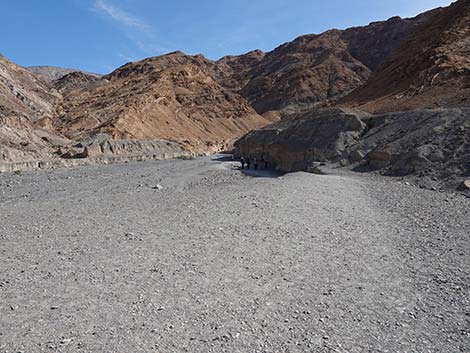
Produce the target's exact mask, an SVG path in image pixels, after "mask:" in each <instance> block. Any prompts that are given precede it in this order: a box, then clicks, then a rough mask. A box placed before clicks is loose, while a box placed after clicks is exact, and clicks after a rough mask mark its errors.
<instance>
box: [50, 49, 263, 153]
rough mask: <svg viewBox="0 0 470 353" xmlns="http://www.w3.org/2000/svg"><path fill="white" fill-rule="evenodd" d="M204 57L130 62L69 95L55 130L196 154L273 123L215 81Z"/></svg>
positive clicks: (170, 56)
mask: <svg viewBox="0 0 470 353" xmlns="http://www.w3.org/2000/svg"><path fill="white" fill-rule="evenodd" d="M212 67H213V63H212V62H211V61H209V60H207V59H206V58H204V57H203V56H194V57H193V56H187V55H185V54H183V53H180V52H176V53H171V54H168V55H165V56H161V57H155V58H149V59H146V60H143V61H141V62H137V63H129V64H127V65H125V66H123V67H121V68H119V69H118V70H116V71H114V72H112V73H111V74H109V75H107V76H104V77H103V78H102V79H101V80H100V81H99V82H95V84H93V85H92V86H87V87H86V88H85V89H81V90H74V91H72V92H70V93H66V94H65V96H64V101H63V103H62V104H61V105H60V107H59V108H58V109H59V110H60V114H59V115H58V116H57V117H56V119H55V120H54V124H53V125H54V128H55V129H56V130H57V131H59V132H61V133H63V134H64V135H65V136H67V137H69V138H71V139H73V140H77V141H79V140H81V139H84V138H87V137H89V136H93V135H96V134H108V135H109V136H111V137H112V138H113V139H132V140H148V139H154V138H160V139H168V140H173V141H178V142H180V143H181V144H183V145H185V146H186V147H187V148H188V149H191V150H194V151H197V152H207V151H217V150H220V149H223V148H225V147H226V146H228V145H229V144H230V142H231V140H232V139H234V138H236V137H239V136H241V135H243V134H245V133H246V132H248V131H250V130H251V129H255V128H259V127H261V126H264V125H266V124H268V123H269V121H268V120H267V119H265V118H263V117H262V116H260V115H258V114H257V113H256V112H255V111H254V110H253V108H251V106H250V105H249V104H248V103H247V102H246V100H245V99H244V98H243V97H241V96H240V95H238V94H236V93H234V92H233V91H231V90H229V89H227V88H225V87H224V86H222V85H221V84H220V83H219V82H217V80H216V79H215V78H214V77H213V76H212V74H211V69H212Z"/></svg>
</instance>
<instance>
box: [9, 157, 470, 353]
mask: <svg viewBox="0 0 470 353" xmlns="http://www.w3.org/2000/svg"><path fill="white" fill-rule="evenodd" d="M469 214H470V200H469V199H467V198H465V197H463V196H461V195H457V194H444V193H438V192H432V191H427V190H421V189H418V188H415V187H412V186H407V185H404V184H402V183H400V182H397V181H392V180H389V179H384V178H374V177H371V176H365V175H353V174H351V175H326V176H318V175H311V174H305V173H296V174H289V175H284V176H279V175H275V174H271V173H266V172H263V173H259V174H250V175H244V174H242V173H241V172H240V171H238V170H235V166H234V164H233V163H231V162H227V161H222V160H216V159H215V158H212V159H211V158H202V159H197V160H193V161H163V162H145V163H130V164H125V165H112V166H96V167H82V168H80V169H70V170H59V171H52V172H29V173H23V174H22V175H0V260H1V261H0V352H8V353H10V352H43V351H44V352H149V351H155V352H240V353H242V352H459V351H461V352H468V351H470V296H469V287H470V255H469V254H470V238H469V237H470V217H469Z"/></svg>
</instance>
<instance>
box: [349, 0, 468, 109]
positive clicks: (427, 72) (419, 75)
mask: <svg viewBox="0 0 470 353" xmlns="http://www.w3.org/2000/svg"><path fill="white" fill-rule="evenodd" d="M469 23H470V2H469V1H467V0H461V1H458V2H456V3H454V4H453V5H451V6H449V7H447V8H444V9H440V10H438V11H433V12H431V13H430V14H429V16H427V17H426V20H425V21H421V23H420V24H419V26H417V27H416V28H415V29H414V30H413V31H412V33H411V35H410V36H409V37H408V38H407V39H406V40H405V41H404V42H403V43H402V44H401V46H400V47H399V49H398V50H397V51H395V52H394V53H393V55H392V56H391V57H389V58H388V59H387V60H386V61H385V62H384V63H383V64H382V65H381V66H380V67H379V68H378V69H377V70H376V72H375V73H374V74H373V75H372V77H371V78H370V80H369V81H368V82H367V84H366V85H365V86H364V87H361V88H359V89H357V90H356V91H354V92H353V93H352V94H351V95H349V96H348V97H346V98H345V99H344V100H343V101H342V102H341V105H343V106H352V107H357V108H360V109H363V110H367V111H371V112H386V111H396V110H410V109H415V108H435V107H441V106H442V107H459V106H468V105H470V25H469Z"/></svg>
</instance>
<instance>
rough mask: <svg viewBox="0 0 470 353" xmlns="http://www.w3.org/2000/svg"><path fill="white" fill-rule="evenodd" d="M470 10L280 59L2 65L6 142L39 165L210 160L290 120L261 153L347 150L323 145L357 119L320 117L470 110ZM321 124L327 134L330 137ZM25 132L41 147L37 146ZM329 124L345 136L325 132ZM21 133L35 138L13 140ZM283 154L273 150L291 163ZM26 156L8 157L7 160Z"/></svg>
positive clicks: (381, 26)
mask: <svg viewBox="0 0 470 353" xmlns="http://www.w3.org/2000/svg"><path fill="white" fill-rule="evenodd" d="M469 6H470V5H469V2H468V1H466V0H460V1H457V2H456V3H454V4H453V5H451V6H449V7H447V8H439V9H436V10H433V11H429V12H426V13H424V14H422V15H419V16H417V17H415V18H412V19H401V18H399V17H393V18H391V19H389V20H387V21H383V22H374V23H371V24H369V25H368V26H363V27H355V28H350V29H346V30H338V29H333V30H329V31H326V32H325V33H322V34H318V35H317V34H311V35H305V36H301V37H299V38H297V39H295V40H293V41H292V42H289V43H285V44H283V45H281V46H280V47H278V48H276V49H274V50H273V51H271V52H268V53H263V52H262V51H259V50H255V51H252V52H249V53H247V54H244V55H238V56H226V57H223V58H221V59H220V60H218V61H211V60H208V59H207V58H205V57H204V56H203V55H195V56H190V55H185V54H184V53H181V52H174V53H170V54H167V55H163V56H160V57H153V58H148V59H145V60H142V61H139V62H134V63H128V64H126V65H124V66H122V67H120V68H118V69H117V70H115V71H114V72H112V73H110V74H108V75H105V76H98V75H94V74H89V73H85V72H80V71H75V70H69V69H60V68H54V67H34V68H30V70H31V71H32V72H34V73H35V74H32V73H31V72H30V71H28V70H26V69H24V68H21V67H19V66H17V65H15V64H13V63H11V62H10V61H8V60H7V59H5V58H4V57H0V93H1V95H0V117H4V118H6V119H3V120H2V121H0V128H2V129H3V130H1V131H2V134H3V135H4V136H8V138H6V137H5V138H4V139H3V140H2V144H3V146H6V145H8V146H9V147H8V148H10V149H11V148H14V149H15V148H16V149H17V150H18V151H20V152H21V151H26V152H27V153H25V154H24V156H32V155H33V154H31V153H29V152H31V151H29V150H28V148H29V149H30V150H32V149H34V146H36V147H37V149H38V150H41V151H46V150H47V149H48V151H52V150H54V149H55V150H56V152H55V154H54V156H53V157H54V158H56V157H57V156H59V157H60V156H63V157H64V158H88V157H90V156H92V155H93V156H94V157H97V156H99V155H100V153H101V154H106V155H107V156H108V155H109V154H110V153H111V154H112V153H113V151H120V152H119V153H120V154H125V153H131V154H132V155H133V156H134V157H135V156H137V155H138V154H139V153H141V154H142V155H144V154H145V155H148V154H151V155H153V156H162V155H165V156H168V155H175V154H177V153H181V151H190V152H193V153H208V152H213V151H220V150H223V149H227V148H229V147H230V146H231V144H232V142H233V141H234V140H236V139H237V138H239V137H240V136H242V135H244V134H246V133H247V132H249V131H251V130H253V129H258V128H262V127H264V126H266V125H268V124H271V123H273V122H274V123H276V122H277V121H278V120H279V119H280V118H286V121H283V122H281V123H279V124H275V125H274V126H273V130H269V129H268V130H262V131H263V132H262V133H260V134H258V133H256V132H255V133H251V134H250V135H249V136H250V139H249V140H248V139H244V140H243V141H245V142H244V143H245V145H246V143H247V141H250V142H249V146H251V147H250V148H253V149H257V147H256V146H257V142H256V141H255V140H254V137H257V136H259V138H265V136H267V135H266V133H267V132H266V131H271V132H273V131H274V132H275V133H274V135H272V136H271V137H272V138H273V139H274V138H277V139H281V140H282V139H283V138H284V137H283V136H284V135H283V133H281V132H279V131H288V133H289V134H292V136H290V137H289V136H288V135H286V136H285V138H286V139H287V138H290V139H295V140H296V141H298V143H296V146H298V148H299V151H297V152H298V153H301V152H300V151H301V150H302V148H304V147H305V145H304V144H303V142H302V141H304V137H303V135H302V134H305V138H307V140H309V139H310V137H311V136H312V135H311V134H312V133H314V136H316V139H317V141H318V143H320V145H324V146H330V147H331V148H332V151H335V149H334V148H333V147H334V146H336V145H334V144H333V145H331V144H328V143H327V142H325V140H324V139H323V137H324V138H327V137H328V138H331V139H333V140H332V141H336V142H337V139H336V137H334V136H336V135H334V134H335V133H336V132H338V131H337V130H335V126H336V125H335V124H337V123H338V120H337V119H340V120H339V121H343V123H345V120H344V119H343V118H344V114H346V113H344V112H345V110H335V111H334V112H335V113H328V114H326V115H324V114H323V113H322V114H320V113H318V112H317V110H318V109H320V108H323V107H329V106H337V107H342V108H358V109H359V110H361V111H366V112H368V113H384V112H391V111H396V110H409V109H417V108H436V107H444V108H452V107H461V106H468V102H469V101H468V98H469V95H470V93H469V92H470V82H469V77H470V75H469V72H470V62H469V58H470V55H469V37H470V35H469V34H470V33H469V32H470V29H469V26H468V23H469V22H470V21H469V20H470V17H469ZM71 71H72V72H71ZM38 77H40V78H38ZM348 114H349V113H348ZM348 114H346V115H348ZM361 114H362V113H361ZM364 114H365V113H364ZM348 116H349V115H348ZM375 117H377V114H375V115H373V118H372V119H375ZM287 118H288V119H287ZM313 118H315V119H318V121H315V122H314V123H312V122H311V120H312V119H313ZM348 119H349V118H348ZM358 119H359V120H360V121H361V123H360V124H359V125H357V124H356V125H357V126H358V127H359V128H360V130H358V131H356V130H354V132H353V133H352V135H354V136H356V135H357V136H356V137H361V136H362V135H363V134H364V133H366V131H368V129H369V128H370V126H371V125H370V124H369V123H368V122H367V124H366V125H367V126H364V125H363V123H365V122H364V121H363V120H362V118H358ZM377 119H378V118H377ZM330 120H331V121H330ZM319 122H323V123H322V124H324V127H322V128H321V129H319V130H318V129H317V128H318V126H317V125H316V124H317V123H319ZM343 123H341V124H343ZM290 124H292V125H290ZM311 124H314V125H311ZM459 124H460V123H459ZM346 125H347V124H346ZM356 125H355V126H356ZM22 126H23V130H24V131H28V134H29V135H31V141H35V143H34V144H31V145H30V146H29V147H27V143H26V142H27V141H26V140H27V138H26V137H25V136H23V135H21V134H22V132H20V131H19V130H21V129H22ZM328 126H330V127H331V128H332V129H333V130H332V131H333V132H332V133H333V135H334V136H333V135H331V136H330V134H329V133H326V132H325V129H326V128H325V127H328ZM463 126H464V125H463ZM279 127H282V128H281V129H280V130H279ZM297 127H298V129H297ZM384 128H385V126H384ZM292 129H294V130H292ZM296 129H297V130H296ZM361 129H362V130H361ZM303 130H305V131H304V132H302V131H303ZM14 131H17V135H18V136H20V135H21V136H23V137H21V138H19V139H15V138H13V136H14V135H15V133H13V134H12V132H14ZM315 131H317V132H318V131H322V134H323V135H322V136H323V137H322V136H320V135H319V133H317V132H315ZM335 131H336V132H335ZM278 132H279V133H278ZM36 133H37V136H33V134H36ZM452 133H457V132H456V131H452ZM45 134H46V135H47V136H46V135H45ZM29 135H28V136H29ZM340 135H341V138H343V140H342V142H341V143H343V144H349V143H350V142H351V140H350V137H351V136H352V135H351V131H349V130H348V131H346V132H345V131H340ZM424 135H425V134H423V136H424ZM348 136H349V137H348ZM426 136H427V135H426ZM36 137H38V138H36ZM271 137H270V138H271ZM338 138H339V137H338ZM117 141H122V143H121V142H117ZM322 141H323V142H322ZM336 142H334V143H336ZM174 144H176V145H174ZM162 146H163V147H162ZM164 146H171V147H168V148H167V147H165V148H164ZM239 146H240V145H239ZM279 146H284V145H283V144H282V143H281V144H279ZM279 146H278V147H276V148H274V147H273V150H279V153H281V149H282V148H284V147H282V148H281V147H279ZM59 147H60V148H59ZM58 148H59V150H57V149H58ZM28 151H29V152H28ZM105 151H106V152H105ZM139 151H140V152H139ZM159 151H160V152H161V153H160V152H159ZM163 151H164V152H163ZM297 152H296V153H297ZM302 153H304V155H305V153H307V154H309V153H310V152H308V151H307V152H305V151H304V152H302ZM20 155H21V153H16V152H15V153H9V154H8V156H9V157H7V153H4V154H3V156H4V157H3V159H4V160H10V161H11V160H14V159H15V158H14V156H20ZM314 155H315V156H318V154H317V153H315V154H314ZM12 156H13V157H12ZM24 156H23V157H24ZM38 156H44V154H42V152H41V153H39V154H38ZM23 157H21V158H23ZM330 157H331V156H330ZM25 158H26V157H25ZM23 159H24V158H23ZM286 168H287V167H286ZM287 169H290V167H289V168H287Z"/></svg>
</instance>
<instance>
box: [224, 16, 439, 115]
mask: <svg viewBox="0 0 470 353" xmlns="http://www.w3.org/2000/svg"><path fill="white" fill-rule="evenodd" d="M429 15H430V14H429V13H427V14H423V15H421V16H418V17H416V18H413V19H401V18H399V17H394V18H391V19H390V20H388V21H385V22H375V23H371V24H370V25H368V26H365V27H355V28H350V29H347V30H344V31H340V30H330V31H327V32H325V33H323V34H320V35H305V36H302V37H299V38H297V39H295V40H294V41H292V42H289V43H286V44H284V45H282V46H280V47H278V48H276V49H274V50H273V51H272V52H269V53H267V54H265V55H261V53H257V52H253V53H249V54H247V56H241V57H230V58H224V59H222V60H221V61H219V62H218V64H219V65H220V64H229V65H230V67H232V68H235V72H236V74H234V75H233V76H232V80H235V81H237V82H238V83H239V86H240V93H241V94H242V95H243V96H244V97H245V98H247V99H248V101H249V102H250V103H251V104H252V105H253V107H254V108H255V109H256V111H257V112H259V113H265V112H267V111H272V110H280V111H282V113H283V115H290V114H293V113H301V112H305V111H308V110H311V109H314V108H317V107H322V106H326V105H329V104H331V103H333V102H335V101H336V100H338V99H339V98H341V97H343V96H345V95H347V94H348V93H350V92H352V91H353V90H354V89H356V88H359V87H361V86H362V85H363V84H364V83H365V82H366V81H367V80H368V78H369V77H370V75H371V73H372V71H373V70H375V69H376V68H377V67H378V66H379V65H380V64H381V63H382V62H383V61H384V60H385V59H386V58H387V57H388V56H389V55H390V54H391V53H392V52H393V51H394V50H396V48H398V46H399V45H400V44H401V43H402V41H403V40H404V39H405V38H407V36H408V35H409V34H410V33H411V32H412V30H414V29H415V28H416V27H417V26H418V25H419V24H420V23H422V22H423V21H424V20H425V19H426V18H427V17H428V16H429ZM247 66H248V67H249V66H251V69H247ZM232 87H236V85H235V84H232Z"/></svg>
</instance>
